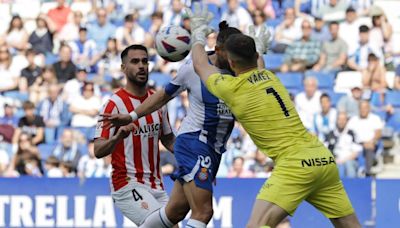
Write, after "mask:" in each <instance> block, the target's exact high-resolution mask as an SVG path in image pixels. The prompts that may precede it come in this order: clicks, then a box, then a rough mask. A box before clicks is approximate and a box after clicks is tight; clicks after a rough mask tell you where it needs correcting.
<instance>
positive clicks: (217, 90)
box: [206, 73, 235, 104]
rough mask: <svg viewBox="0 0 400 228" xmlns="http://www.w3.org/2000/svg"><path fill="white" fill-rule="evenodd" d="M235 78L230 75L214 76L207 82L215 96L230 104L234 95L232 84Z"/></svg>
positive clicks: (209, 89)
mask: <svg viewBox="0 0 400 228" xmlns="http://www.w3.org/2000/svg"><path fill="white" fill-rule="evenodd" d="M234 80H235V77H233V76H232V75H228V74H220V73H216V74H212V75H210V76H209V77H208V79H207V81H206V86H207V89H208V91H210V93H212V94H213V95H214V96H216V97H218V98H220V99H222V100H223V101H224V102H225V103H227V104H228V103H230V101H231V98H232V96H231V94H232V88H231V87H232V84H233V82H234Z"/></svg>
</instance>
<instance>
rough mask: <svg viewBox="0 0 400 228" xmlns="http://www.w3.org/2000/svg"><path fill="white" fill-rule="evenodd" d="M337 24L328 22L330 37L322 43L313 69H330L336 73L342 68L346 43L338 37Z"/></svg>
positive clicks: (345, 54) (344, 60)
mask: <svg viewBox="0 0 400 228" xmlns="http://www.w3.org/2000/svg"><path fill="white" fill-rule="evenodd" d="M338 31H339V24H338V23H337V22H331V23H330V24H329V32H330V33H331V37H332V39H331V40H330V41H325V42H324V43H323V44H322V50H321V55H320V56H319V61H318V63H317V64H315V65H314V67H313V70H315V71H321V70H322V71H331V72H335V73H337V72H338V71H340V70H342V68H343V67H344V65H345V64H346V59H347V44H346V42H344V41H343V40H342V39H341V38H339V37H338Z"/></svg>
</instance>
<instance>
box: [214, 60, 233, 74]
mask: <svg viewBox="0 0 400 228" xmlns="http://www.w3.org/2000/svg"><path fill="white" fill-rule="evenodd" d="M217 64H218V68H220V69H222V70H227V71H229V73H230V74H232V75H234V73H233V70H232V68H231V66H230V65H229V62H228V60H225V59H223V58H221V57H219V56H217Z"/></svg>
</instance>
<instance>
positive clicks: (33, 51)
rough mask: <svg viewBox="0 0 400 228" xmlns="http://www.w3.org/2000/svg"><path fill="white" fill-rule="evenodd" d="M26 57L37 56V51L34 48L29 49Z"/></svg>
mask: <svg viewBox="0 0 400 228" xmlns="http://www.w3.org/2000/svg"><path fill="white" fill-rule="evenodd" d="M25 55H26V56H28V55H36V51H35V50H34V49H33V48H29V49H28V50H26V52H25Z"/></svg>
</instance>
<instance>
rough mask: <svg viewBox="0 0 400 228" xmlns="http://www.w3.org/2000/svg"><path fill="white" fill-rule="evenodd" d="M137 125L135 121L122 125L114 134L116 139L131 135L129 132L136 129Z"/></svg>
mask: <svg viewBox="0 0 400 228" xmlns="http://www.w3.org/2000/svg"><path fill="white" fill-rule="evenodd" d="M136 128H137V127H136V125H135V124H134V123H130V124H128V125H125V126H122V127H120V128H118V131H117V134H115V135H114V137H115V138H116V139H124V138H126V137H128V136H129V134H130V133H131V132H132V131H133V129H136Z"/></svg>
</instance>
